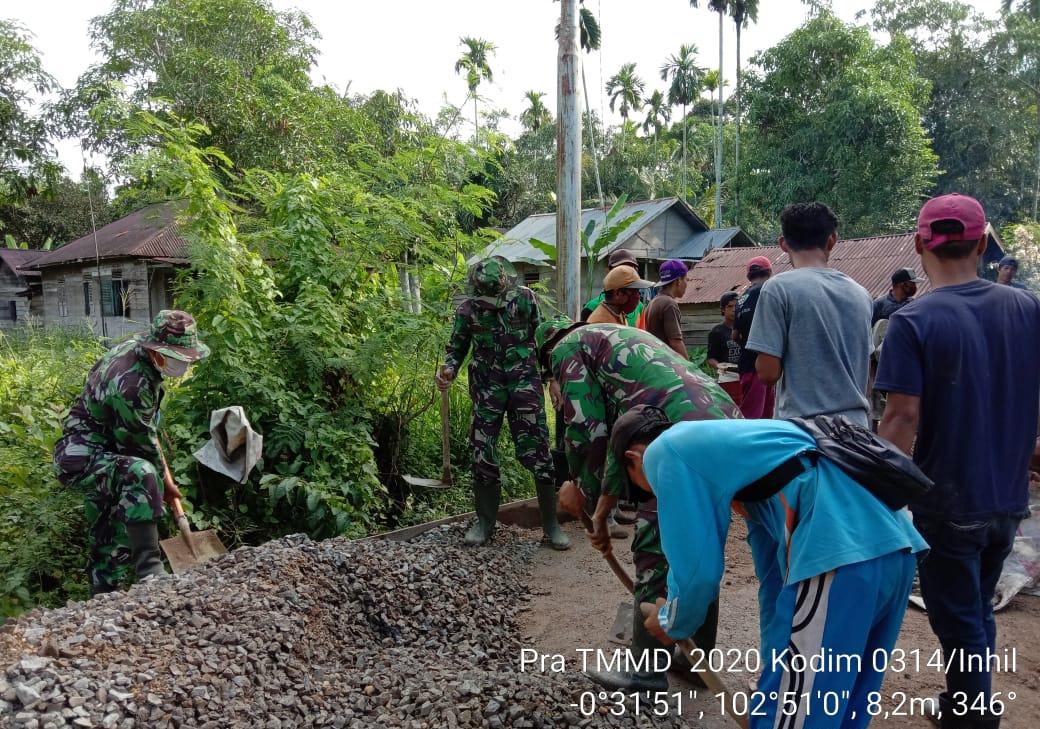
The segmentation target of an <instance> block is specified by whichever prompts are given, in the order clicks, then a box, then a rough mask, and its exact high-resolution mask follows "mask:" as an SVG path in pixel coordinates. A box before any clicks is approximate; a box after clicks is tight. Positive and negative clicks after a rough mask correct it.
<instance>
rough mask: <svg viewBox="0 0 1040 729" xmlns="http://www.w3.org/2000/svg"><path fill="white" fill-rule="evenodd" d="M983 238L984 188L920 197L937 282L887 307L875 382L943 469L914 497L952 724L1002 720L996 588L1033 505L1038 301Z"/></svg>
mask: <svg viewBox="0 0 1040 729" xmlns="http://www.w3.org/2000/svg"><path fill="white" fill-rule="evenodd" d="M986 244H987V236H986V215H985V212H984V211H983V209H982V206H981V205H980V204H979V203H978V202H977V201H976V200H974V199H972V198H970V197H968V196H966V195H958V194H950V195H943V196H941V197H936V198H933V199H931V200H929V201H928V202H926V203H925V204H924V207H922V208H921V213H920V215H919V217H918V223H917V237H916V241H915V246H916V248H917V252H918V254H920V256H921V262H922V264H923V265H924V270H925V272H926V273H927V274H928V278H929V279H931V282H932V286H933V287H934V290H933V291H932V293H930V294H929V295H928V296H925V297H923V298H921V299H918V300H916V301H913V302H911V303H909V304H907V305H906V306H904V307H903V308H901V309H900V310H899V311H897V312H896V313H894V314H893V315H892V317H891V318H890V319H889V326H888V333H887V334H886V336H885V346H884V349H883V351H882V354H881V362H880V364H879V366H878V376H877V382H876V383H875V387H877V388H878V389H879V390H883V391H885V392H887V393H888V405H887V406H886V408H885V414H884V417H883V418H882V420H881V426H880V429H879V433H880V435H881V436H882V437H884V438H887V439H889V440H890V441H892V442H893V443H895V444H896V445H897V446H899V447H900V448H902V449H903V450H904V451H905V452H906V453H910V452H911V450H913V456H914V461H916V462H917V464H918V465H919V466H920V467H921V470H923V471H924V472H925V473H926V474H927V475H928V476H929V477H930V478H931V479H932V480H933V481H934V482H935V488H933V489H932V491H931V492H930V493H929V495H928V497H927V499H926V500H924V501H922V502H921V503H912V504H911V505H910V509H911V511H912V512H913V515H914V524H915V525H916V526H917V528H918V531H920V532H921V534H922V535H923V536H924V538H925V539H926V540H927V541H928V544H929V547H930V548H931V551H930V553H929V554H928V556H927V558H926V559H924V560H923V561H922V562H921V564H920V566H919V574H920V579H921V593H922V595H923V597H924V601H925V604H926V605H927V607H928V620H929V622H930V623H931V625H932V630H934V631H935V634H936V636H937V637H938V638H939V643H940V644H941V645H942V649H943V653H944V656H945V659H946V662H947V665H946V691H945V692H944V693H942V694H940V697H939V708H940V711H941V716H939V717H938V722H939V726H940V727H946V728H950V727H973V728H976V727H977V728H983V727H984V728H986V729H995V728H996V727H997V726H998V725H999V724H1000V716H999V713H998V712H993V711H991V710H990V707H991V696H992V679H991V676H990V671H989V660H988V656H990V655H993V654H995V652H996V633H997V631H996V623H995V622H994V620H993V609H992V605H991V600H992V598H993V591H994V588H995V587H996V583H997V579H998V578H999V577H1000V572H1001V568H1002V566H1003V563H1004V559H1005V557H1007V555H1008V554H1009V553H1010V552H1011V548H1012V545H1013V543H1014V539H1015V531H1016V530H1017V528H1018V523H1019V520H1020V519H1021V518H1022V517H1024V516H1026V515H1028V513H1029V512H1028V497H1029V464H1030V458H1031V457H1032V455H1033V451H1034V446H1035V442H1036V440H1035V439H1036V431H1037V411H1038V401H1040V367H1037V362H1040V301H1038V300H1037V299H1036V298H1035V297H1034V296H1032V295H1030V294H1028V293H1026V292H1024V291H1020V290H1017V289H1014V288H1011V287H1010V286H998V285H996V284H993V283H990V282H988V281H985V280H983V279H980V278H979V277H978V273H977V272H978V264H979V258H980V257H981V256H982V254H983V252H984V251H985V250H986ZM1022 363H1029V366H1026V367H1023V366H1022ZM915 441H916V443H915Z"/></svg>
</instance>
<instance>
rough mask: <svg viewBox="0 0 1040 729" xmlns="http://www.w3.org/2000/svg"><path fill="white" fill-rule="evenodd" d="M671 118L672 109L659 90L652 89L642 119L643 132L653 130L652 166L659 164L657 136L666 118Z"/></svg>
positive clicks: (647, 132) (666, 121)
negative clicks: (652, 91) (644, 115)
mask: <svg viewBox="0 0 1040 729" xmlns="http://www.w3.org/2000/svg"><path fill="white" fill-rule="evenodd" d="M671 118H672V110H671V108H670V107H669V106H668V102H667V101H666V100H665V98H664V94H662V93H661V92H660V91H659V90H656V89H655V90H654V93H652V94H650V98H649V99H647V100H646V119H644V120H643V134H649V133H650V130H651V129H653V130H654V167H657V165H659V164H660V160H659V159H658V157H657V136H658V135H659V134H660V133H661V129H662V128H663V127H664V125H665V124H667V123H668V120H669V119H671Z"/></svg>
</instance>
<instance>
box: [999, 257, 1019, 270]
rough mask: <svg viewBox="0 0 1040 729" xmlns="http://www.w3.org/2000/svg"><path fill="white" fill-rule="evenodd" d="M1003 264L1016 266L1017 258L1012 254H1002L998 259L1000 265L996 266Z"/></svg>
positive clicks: (1002, 265)
mask: <svg viewBox="0 0 1040 729" xmlns="http://www.w3.org/2000/svg"><path fill="white" fill-rule="evenodd" d="M1004 266H1011V267H1012V268H1018V259H1017V258H1015V257H1014V256H1004V257H1003V258H1001V259H1000V265H999V266H998V268H1003V267H1004Z"/></svg>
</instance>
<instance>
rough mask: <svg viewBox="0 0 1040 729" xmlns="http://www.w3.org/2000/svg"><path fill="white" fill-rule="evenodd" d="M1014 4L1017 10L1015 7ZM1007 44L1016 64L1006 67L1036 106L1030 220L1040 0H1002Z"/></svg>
mask: <svg viewBox="0 0 1040 729" xmlns="http://www.w3.org/2000/svg"><path fill="white" fill-rule="evenodd" d="M1016 7H1017V10H1015V8H1016ZM1001 8H1002V9H1003V11H1004V14H1005V33H1004V36H1005V38H1006V41H1007V42H1006V43H1005V44H1001V46H1003V47H1005V48H1010V50H1011V56H1012V58H1013V59H1014V61H1015V66H1014V68H1012V69H1008V68H1007V66H1005V67H1004V70H1008V71H1010V72H1011V73H1012V74H1013V77H1014V78H1015V79H1016V80H1017V81H1018V83H1020V84H1022V85H1023V86H1025V87H1026V88H1027V89H1028V90H1029V91H1030V92H1031V93H1032V96H1033V102H1034V104H1035V107H1036V179H1035V186H1034V188H1033V221H1034V222H1035V221H1036V220H1037V207H1038V205H1040V0H1018V2H1014V0H1002V2H1001Z"/></svg>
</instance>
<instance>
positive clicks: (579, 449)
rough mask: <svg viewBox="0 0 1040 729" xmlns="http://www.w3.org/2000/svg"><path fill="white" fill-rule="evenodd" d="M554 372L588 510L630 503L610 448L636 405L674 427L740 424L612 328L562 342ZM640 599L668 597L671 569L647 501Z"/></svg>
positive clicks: (640, 529) (697, 381) (700, 380)
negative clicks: (602, 498) (606, 501)
mask: <svg viewBox="0 0 1040 729" xmlns="http://www.w3.org/2000/svg"><path fill="white" fill-rule="evenodd" d="M550 369H551V371H552V373H553V376H554V377H555V378H556V380H557V381H558V382H559V383H560V389H561V391H562V393H563V401H564V403H563V417H564V421H565V422H566V424H567V427H566V430H565V431H564V443H565V444H566V447H567V459H568V463H569V465H570V470H571V473H572V474H573V475H574V476H575V477H576V478H577V480H578V485H579V486H580V487H581V489H582V491H584V492H585V495H586V497H587V498H588V499H589V501H590V503H594V502H595V500H596V499H598V498H599V495H600V493H601V491H602V493H606V494H607V495H610V496H617V497H619V498H623V497H625V496H626V495H627V494H625V493H624V492H625V490H626V489H625V484H626V483H627V479H625V478H623V477H622V471H621V468H622V466H621V464H619V463H617V461H616V460H615V459H614V456H613V454H612V453H610V449H609V447H608V445H609V440H610V429H611V426H612V425H613V423H614V421H615V420H616V419H617V418H618V416H620V415H621V414H622V413H624V412H625V411H627V410H628V409H629V408H631V407H634V406H636V405H643V404H645V405H655V406H657V407H659V408H661V409H662V410H664V411H665V414H667V415H668V417H669V419H671V421H672V422H680V421H683V420H714V419H718V418H739V417H740V410H739V409H738V408H737V406H736V405H734V404H733V401H732V400H730V398H729V396H728V395H726V393H725V392H724V391H723V390H722V388H721V387H719V385H718V384H717V383H715V382H714V381H713V380H711V379H710V378H709V377H707V376H706V375H703V374H701V373H700V372H698V371H697V370H696V368H694V366H693V365H692V364H690V363H689V362H688V361H686V360H685V359H683V358H682V357H680V356H679V355H677V354H676V353H675V352H673V351H672V350H671V349H670V348H669V347H667V346H665V345H663V344H662V342H661V341H660V340H659V339H657V337H655V336H654V335H652V334H649V333H647V332H644V331H641V330H638V329H633V328H630V327H619V326H616V325H612V324H589V325H586V326H583V327H580V328H578V329H575V330H574V331H572V332H570V333H568V334H566V335H564V336H563V337H562V338H561V339H560V340H559V342H557V344H556V346H555V347H554V348H553V350H552V354H551V356H550ZM632 558H633V561H634V562H635V565H636V586H635V589H636V597H637V599H638V600H640V601H648V602H654V600H656V598H657V597H664V596H665V594H666V580H667V575H668V563H667V562H666V561H665V559H664V551H663V550H662V548H661V535H660V531H659V530H658V526H657V500H656V499H651V500H649V501H645V502H643V503H642V504H641V506H640V511H639V513H638V516H637V521H636V528H635V535H634V537H633V540H632Z"/></svg>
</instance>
